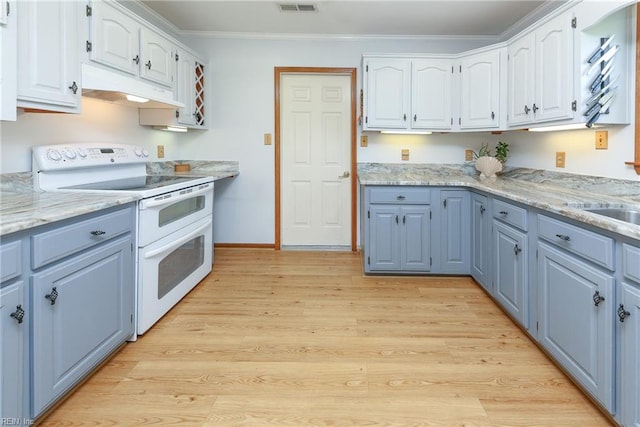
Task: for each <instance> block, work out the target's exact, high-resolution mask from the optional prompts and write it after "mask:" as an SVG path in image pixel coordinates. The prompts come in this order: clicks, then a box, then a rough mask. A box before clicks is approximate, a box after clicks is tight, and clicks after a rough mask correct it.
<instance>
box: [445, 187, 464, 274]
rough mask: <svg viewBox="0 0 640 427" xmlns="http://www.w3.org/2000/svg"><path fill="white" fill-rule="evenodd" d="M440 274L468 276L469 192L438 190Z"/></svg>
mask: <svg viewBox="0 0 640 427" xmlns="http://www.w3.org/2000/svg"><path fill="white" fill-rule="evenodd" d="M440 203H441V205H440V209H441V211H440V224H441V227H440V232H441V233H442V234H441V245H440V253H439V255H440V270H439V272H440V273H452V274H455V273H458V274H469V263H470V258H471V248H470V245H469V241H470V238H471V236H470V234H471V223H470V220H469V215H470V212H469V203H470V198H469V191H468V190H466V189H465V190H440Z"/></svg>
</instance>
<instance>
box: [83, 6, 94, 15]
mask: <svg viewBox="0 0 640 427" xmlns="http://www.w3.org/2000/svg"><path fill="white" fill-rule="evenodd" d="M85 13H86V14H87V16H93V8H92V7H91V6H89V5H87V7H86V8H85Z"/></svg>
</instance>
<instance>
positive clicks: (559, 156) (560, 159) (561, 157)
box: [556, 151, 566, 168]
mask: <svg viewBox="0 0 640 427" xmlns="http://www.w3.org/2000/svg"><path fill="white" fill-rule="evenodd" d="M565 160H566V153H565V152H564V151H558V152H556V167H557V168H563V167H564V162H565Z"/></svg>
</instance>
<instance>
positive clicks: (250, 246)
mask: <svg viewBox="0 0 640 427" xmlns="http://www.w3.org/2000/svg"><path fill="white" fill-rule="evenodd" d="M213 246H214V247H215V248H248V249H275V247H276V245H275V244H274V243H214V244H213Z"/></svg>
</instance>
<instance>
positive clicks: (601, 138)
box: [596, 130, 609, 150]
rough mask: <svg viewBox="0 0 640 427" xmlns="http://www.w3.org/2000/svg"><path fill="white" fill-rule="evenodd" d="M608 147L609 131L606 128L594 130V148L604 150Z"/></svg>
mask: <svg viewBox="0 0 640 427" xmlns="http://www.w3.org/2000/svg"><path fill="white" fill-rule="evenodd" d="M607 148H609V132H608V131H606V130H597V131H596V150H606V149H607Z"/></svg>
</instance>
